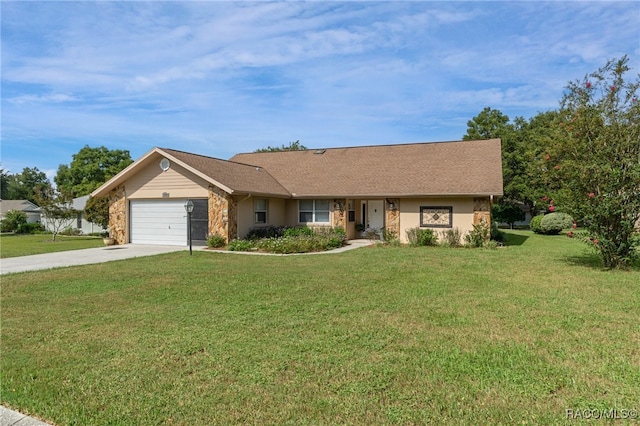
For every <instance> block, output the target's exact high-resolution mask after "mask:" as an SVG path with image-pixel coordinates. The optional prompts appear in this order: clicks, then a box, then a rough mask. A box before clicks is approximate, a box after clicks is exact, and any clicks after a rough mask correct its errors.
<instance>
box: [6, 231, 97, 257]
mask: <svg viewBox="0 0 640 426" xmlns="http://www.w3.org/2000/svg"><path fill="white" fill-rule="evenodd" d="M103 245H104V244H103V242H102V238H100V237H77V236H74V237H67V236H64V235H58V236H56V240H55V241H52V239H51V234H34V235H20V234H2V235H0V258H3V259H4V258H7V257H18V256H29V255H32V254H41V253H53V252H57V251H67V250H80V249H85V248H92V247H101V246H103Z"/></svg>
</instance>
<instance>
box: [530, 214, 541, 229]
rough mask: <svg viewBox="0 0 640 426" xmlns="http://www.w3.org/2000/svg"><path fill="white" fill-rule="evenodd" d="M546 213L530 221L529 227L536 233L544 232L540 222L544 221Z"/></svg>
mask: <svg viewBox="0 0 640 426" xmlns="http://www.w3.org/2000/svg"><path fill="white" fill-rule="evenodd" d="M543 217H544V215H541V214H540V215H538V216H534V217H532V218H531V222H529V229H531V230H532V231H533V232H535V233H536V234H543V232H542V228H541V227H540V222H542V218H543Z"/></svg>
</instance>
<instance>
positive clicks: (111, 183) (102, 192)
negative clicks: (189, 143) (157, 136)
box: [91, 147, 235, 197]
mask: <svg viewBox="0 0 640 426" xmlns="http://www.w3.org/2000/svg"><path fill="white" fill-rule="evenodd" d="M153 154H160V155H162V156H164V157H165V158H167V159H169V160H171V161H172V162H174V163H175V164H179V165H180V166H181V167H183V168H185V169H186V170H188V171H190V172H191V173H193V174H195V175H196V176H198V177H200V178H202V179H203V180H205V181H206V182H209V183H211V184H213V185H215V186H217V187H218V188H220V189H222V190H223V191H225V192H227V193H229V194H233V193H234V192H235V190H233V189H231V188H229V187H228V186H226V185H224V184H222V183H221V182H218V181H217V180H215V179H212V178H211V177H209V176H207V175H205V174H204V173H202V172H200V171H199V170H197V169H195V168H193V167H191V166H190V165H188V164H186V163H185V162H184V161H182V160H180V159H178V158H176V157H174V156H173V155H171V154H169V153H168V152H166V151H164V150H163V149H162V148H158V147H154V148H152V149H151V150H149V151H148V152H147V153H146V154H144V155H143V156H142V157H140V158H138V159H137V160H136V161H134V162H133V163H131V164H129V165H128V166H127V167H126V168H125V169H124V170H122V171H121V172H120V173H118V174H117V175H115V176H114V177H112V178H111V179H109V180H108V181H106V182H105V183H104V184H102V185H101V186H100V187H99V188H98V189H96V190H95V191H93V192H92V193H91V196H92V197H104V196H106V195H107V194H108V193H109V191H110V190H111V189H112V188H114V187H116V186H118V185H119V184H121V183H123V182H126V181H127V179H128V178H129V176H130V175H131V174H132V173H133V172H132V171H133V170H134V169H137V168H138V167H141V165H142V164H145V163H146V161H145V160H147V159H148V158H149V157H151V156H152V155H153Z"/></svg>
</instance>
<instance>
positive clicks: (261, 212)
mask: <svg viewBox="0 0 640 426" xmlns="http://www.w3.org/2000/svg"><path fill="white" fill-rule="evenodd" d="M253 222H254V223H255V224H256V225H266V224H267V200H265V199H264V198H257V199H256V200H255V201H254V202H253Z"/></svg>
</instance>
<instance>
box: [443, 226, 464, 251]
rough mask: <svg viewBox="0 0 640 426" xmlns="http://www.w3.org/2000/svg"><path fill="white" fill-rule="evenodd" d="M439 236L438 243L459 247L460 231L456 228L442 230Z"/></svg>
mask: <svg viewBox="0 0 640 426" xmlns="http://www.w3.org/2000/svg"><path fill="white" fill-rule="evenodd" d="M440 236H441V238H440V244H442V245H443V246H445V247H460V246H461V245H462V243H461V241H462V232H460V230H459V229H458V228H452V229H447V230H445V231H442V232H440Z"/></svg>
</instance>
